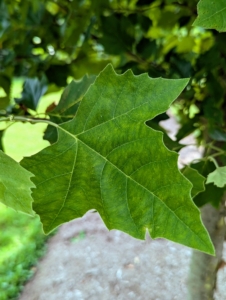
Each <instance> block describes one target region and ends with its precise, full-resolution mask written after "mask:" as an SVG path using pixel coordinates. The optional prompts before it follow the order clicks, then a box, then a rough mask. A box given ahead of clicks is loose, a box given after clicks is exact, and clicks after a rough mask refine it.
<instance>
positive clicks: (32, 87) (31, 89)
mask: <svg viewBox="0 0 226 300" xmlns="http://www.w3.org/2000/svg"><path fill="white" fill-rule="evenodd" d="M46 91H47V80H46V78H45V77H42V79H41V80H39V79H38V78H28V79H26V80H25V83H24V88H23V92H22V95H21V98H18V99H15V100H16V102H17V103H19V104H20V105H24V106H25V107H26V108H31V109H33V110H36V108H37V105H38V102H39V99H40V98H41V96H42V95H44V93H45V92H46Z"/></svg>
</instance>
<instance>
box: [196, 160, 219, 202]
mask: <svg viewBox="0 0 226 300" xmlns="http://www.w3.org/2000/svg"><path fill="white" fill-rule="evenodd" d="M191 166H192V168H194V169H196V170H197V171H198V172H199V173H200V174H202V175H203V176H204V177H207V176H208V174H209V173H211V172H212V171H213V170H214V169H215V168H216V167H215V165H214V163H213V162H212V161H210V160H205V161H200V162H198V163H194V164H191ZM223 194H224V189H222V188H218V187H216V186H215V185H214V184H213V183H209V184H207V185H206V184H205V191H204V192H202V193H199V194H198V195H197V196H195V197H194V199H193V201H194V203H195V204H196V205H197V206H198V207H201V206H203V205H205V204H206V203H211V204H212V205H213V206H214V207H216V208H219V204H220V203H221V200H222V197H223Z"/></svg>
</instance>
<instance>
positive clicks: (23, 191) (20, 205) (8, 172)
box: [0, 151, 35, 215]
mask: <svg viewBox="0 0 226 300" xmlns="http://www.w3.org/2000/svg"><path fill="white" fill-rule="evenodd" d="M0 167H1V169H0V201H1V202H2V203H4V204H5V205H6V206H9V207H11V208H13V209H15V210H16V211H21V212H24V213H27V214H31V215H33V211H32V208H31V203H32V198H31V188H34V187H35V185H34V184H33V183H32V182H31V180H30V178H31V177H32V176H33V174H32V173H30V172H28V171H27V170H25V169H24V168H22V167H21V166H20V164H19V163H17V162H16V161H14V160H13V159H12V158H10V157H9V156H7V155H6V154H4V153H3V152H2V151H0Z"/></svg>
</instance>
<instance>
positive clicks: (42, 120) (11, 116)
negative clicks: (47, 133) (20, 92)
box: [0, 115, 59, 128]
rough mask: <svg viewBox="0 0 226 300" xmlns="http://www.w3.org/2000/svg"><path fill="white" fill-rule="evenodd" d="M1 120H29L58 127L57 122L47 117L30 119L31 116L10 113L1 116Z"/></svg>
mask: <svg viewBox="0 0 226 300" xmlns="http://www.w3.org/2000/svg"><path fill="white" fill-rule="evenodd" d="M3 121H8V122H13V121H18V122H30V123H46V124H49V125H52V126H54V127H57V128H58V127H59V125H58V124H56V123H53V122H51V121H49V120H47V119H37V118H36V119H35V118H34V119H32V118H27V117H22V116H13V115H10V116H8V117H3V118H0V122H3Z"/></svg>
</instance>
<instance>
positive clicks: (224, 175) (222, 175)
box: [206, 167, 226, 188]
mask: <svg viewBox="0 0 226 300" xmlns="http://www.w3.org/2000/svg"><path fill="white" fill-rule="evenodd" d="M211 182H213V183H214V184H215V185H216V186H217V187H220V188H222V187H224V186H225V184H226V167H219V168H217V169H216V170H215V171H213V172H212V173H210V174H209V175H208V177H207V181H206V183H211Z"/></svg>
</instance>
